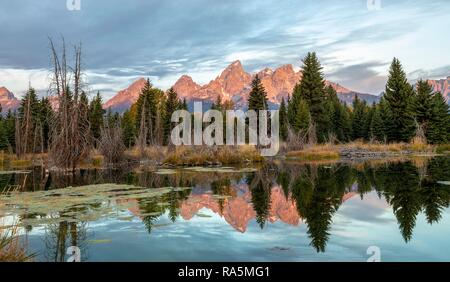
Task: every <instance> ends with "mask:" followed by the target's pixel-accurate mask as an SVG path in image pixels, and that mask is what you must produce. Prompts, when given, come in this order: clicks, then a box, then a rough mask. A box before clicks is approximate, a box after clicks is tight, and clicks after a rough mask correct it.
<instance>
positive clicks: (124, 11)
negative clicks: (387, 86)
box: [0, 0, 445, 93]
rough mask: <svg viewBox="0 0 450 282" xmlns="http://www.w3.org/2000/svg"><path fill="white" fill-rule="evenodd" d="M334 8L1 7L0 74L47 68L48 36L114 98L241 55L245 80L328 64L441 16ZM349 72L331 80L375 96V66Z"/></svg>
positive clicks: (429, 4) (270, 1)
mask: <svg viewBox="0 0 450 282" xmlns="http://www.w3.org/2000/svg"><path fill="white" fill-rule="evenodd" d="M336 3H337V2H336V1H331V0H326V1H320V2H319V1H294V0H288V1H275V0H264V1H245V2H242V1H238V0H228V1H210V0H192V1H184V0H171V1H156V0H153V1H126V2H125V1H121V0H98V1H89V0H81V4H82V5H81V11H68V10H67V9H66V0H58V1H55V0H40V1H32V0H16V1H2V4H0V5H1V9H0V26H2V29H1V30H0V38H1V39H2V48H1V49H0V69H2V68H14V69H25V70H27V69H28V70H32V69H42V68H48V67H49V65H50V60H49V50H48V45H49V44H48V38H47V37H48V36H50V37H52V38H54V39H55V41H58V40H59V38H60V37H61V36H64V37H65V38H66V41H67V43H68V44H69V45H70V44H76V43H78V42H82V43H83V50H84V62H85V66H86V68H87V69H88V71H89V72H91V73H97V74H102V75H104V76H108V77H111V79H109V80H108V81H106V80H105V78H104V77H103V76H102V75H98V76H95V77H93V78H90V82H91V83H93V84H94V85H96V84H99V85H102V86H101V89H108V90H107V91H111V93H113V92H115V91H117V90H118V89H117V87H122V86H123V85H124V84H126V83H129V82H131V80H132V79H134V78H135V77H139V76H150V77H154V78H156V79H157V80H159V81H165V83H166V84H167V83H169V82H168V81H169V78H170V79H172V78H174V77H176V76H178V75H181V74H185V73H187V74H190V73H210V74H211V77H210V78H209V79H213V78H214V77H213V76H214V75H217V74H218V72H219V71H220V70H221V69H222V68H223V67H225V66H226V65H227V64H228V63H230V62H229V61H228V60H229V59H231V57H232V56H231V55H232V54H241V53H245V52H256V53H260V54H261V55H264V54H265V55H264V56H261V57H260V58H258V57H253V58H247V59H243V63H244V66H245V68H246V69H247V70H249V71H255V70H259V69H262V68H264V67H267V66H268V67H276V66H278V65H281V64H285V63H293V64H294V65H297V66H299V65H300V59H301V58H302V57H303V56H304V55H305V53H306V52H308V51H317V52H318V53H319V55H320V56H321V57H323V58H327V55H328V53H329V52H331V51H335V50H339V49H345V48H347V47H346V46H347V45H348V44H349V43H352V42H358V43H361V44H368V45H370V44H372V43H374V42H380V41H383V40H391V39H395V38H397V37H400V36H402V35H404V34H408V33H413V32H414V31H415V29H416V28H418V27H419V26H420V24H421V21H422V20H423V18H424V17H429V16H430V15H433V13H438V14H439V13H443V12H445V11H443V8H442V7H444V6H445V1H443V0H441V1H438V0H436V1H419V0H416V1H414V2H413V3H412V2H411V1H406V0H401V1H389V2H387V1H382V10H381V11H380V12H377V13H373V12H369V11H368V10H367V8H366V1H361V0H354V1H345V2H343V1H342V2H341V3H339V4H336ZM424 7H426V9H423V8H424ZM420 8H422V10H423V11H422V10H420ZM394 15H395V17H394ZM399 52H400V51H399ZM235 59H240V58H235ZM368 60H371V59H368ZM372 60H373V59H372ZM205 62H208V63H205ZM326 63H330V64H333V62H331V61H327V60H325V61H324V62H323V64H326ZM381 63H382V62H381ZM349 64H350V65H349ZM349 64H345V65H342V66H338V70H337V71H335V72H334V73H332V74H329V75H330V77H335V78H336V79H337V80H338V81H337V82H339V83H341V84H343V85H346V86H348V87H354V88H355V90H358V91H363V92H375V93H377V92H378V91H379V89H380V85H381V82H382V79H383V75H380V74H378V73H377V72H375V71H374V70H373V68H374V67H376V66H377V65H376V64H378V63H375V64H374V62H370V61H369V62H367V63H361V64H357V65H355V64H352V63H349ZM0 79H1V78H0ZM173 82H174V81H172V83H173ZM200 82H206V81H200ZM3 83H4V82H2V81H0V85H1V84H3ZM106 83H110V84H111V85H110V87H104V84H106ZM164 86H165V87H166V86H167V85H164Z"/></svg>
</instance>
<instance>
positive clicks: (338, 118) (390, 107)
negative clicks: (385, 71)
mask: <svg viewBox="0 0 450 282" xmlns="http://www.w3.org/2000/svg"><path fill="white" fill-rule="evenodd" d="M280 121H281V128H280V131H281V136H282V138H283V139H284V140H287V139H289V137H290V136H292V135H294V136H297V137H298V136H300V137H302V138H303V139H305V140H308V139H309V140H310V139H313V140H317V141H318V142H333V141H339V142H348V141H352V140H357V139H361V140H366V141H378V142H409V141H410V140H411V139H412V138H413V137H415V136H419V137H421V138H422V139H426V140H427V141H428V142H429V143H432V144H438V143H446V142H449V141H450V111H449V105H448V104H447V103H446V102H445V99H444V97H443V96H442V95H441V93H438V92H437V93H436V92H433V89H432V87H431V86H430V85H429V84H428V83H427V82H426V81H423V80H420V81H419V82H418V83H417V86H416V87H413V86H412V85H411V84H409V83H408V81H407V79H406V74H405V72H404V71H403V69H402V65H401V64H400V62H399V60H398V59H396V58H394V60H393V61H392V64H391V67H390V70H389V76H388V81H387V84H386V89H385V92H384V93H383V95H382V96H381V99H380V102H379V103H377V104H375V103H374V104H372V105H368V104H367V103H366V102H365V101H363V100H361V99H359V98H358V97H355V99H354V101H353V104H352V105H351V106H348V105H346V104H343V103H341V102H340V101H339V99H338V96H337V94H336V91H335V90H334V89H333V88H332V87H331V86H329V85H328V86H327V85H326V84H325V80H324V77H323V74H322V67H321V65H320V62H319V61H318V59H317V57H316V54H315V53H308V55H307V56H306V57H305V58H304V59H303V67H302V79H301V81H300V82H299V83H298V84H297V85H296V86H295V88H294V91H293V93H292V95H291V96H290V97H288V99H287V105H286V102H285V101H284V100H283V101H282V103H281V106H280ZM290 131H292V132H290ZM292 133H293V134H292ZM311 135H313V136H311Z"/></svg>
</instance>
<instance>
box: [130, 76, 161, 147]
mask: <svg viewBox="0 0 450 282" xmlns="http://www.w3.org/2000/svg"><path fill="white" fill-rule="evenodd" d="M163 96H164V92H163V91H161V90H160V89H157V88H153V86H152V84H151V83H150V80H149V79H147V82H146V84H145V86H144V88H143V89H142V91H141V94H140V96H139V98H138V100H137V102H136V128H137V129H139V128H141V129H145V130H144V131H145V132H147V136H145V137H146V140H147V143H154V142H155V141H156V139H157V137H156V135H157V133H158V126H160V125H161V124H158V126H157V119H158V117H161V113H160V112H159V113H158V110H162V106H161V107H159V105H160V102H161V101H160V98H161V97H163ZM142 114H144V116H142ZM141 121H143V122H144V124H142V127H141Z"/></svg>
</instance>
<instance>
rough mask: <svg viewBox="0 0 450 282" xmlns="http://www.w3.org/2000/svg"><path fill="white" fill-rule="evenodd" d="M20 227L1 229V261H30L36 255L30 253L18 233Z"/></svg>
mask: <svg viewBox="0 0 450 282" xmlns="http://www.w3.org/2000/svg"><path fill="white" fill-rule="evenodd" d="M18 230H19V229H18V227H17V225H14V226H12V227H10V228H6V229H0V262H28V261H31V260H32V258H33V257H34V255H28V254H27V251H26V248H25V246H24V244H23V242H22V241H21V240H20V237H19V235H18V233H19V232H18Z"/></svg>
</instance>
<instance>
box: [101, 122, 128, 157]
mask: <svg viewBox="0 0 450 282" xmlns="http://www.w3.org/2000/svg"><path fill="white" fill-rule="evenodd" d="M99 150H100V152H101V153H102V155H103V156H104V157H105V160H106V163H108V164H116V163H119V162H120V161H121V160H122V159H123V155H124V153H125V150H126V147H125V145H124V144H123V131H122V127H121V126H120V123H119V122H109V121H106V122H105V123H104V126H103V127H102V128H101V130H100V141H99Z"/></svg>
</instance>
